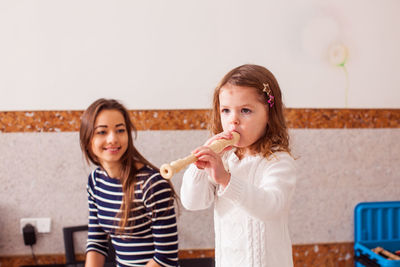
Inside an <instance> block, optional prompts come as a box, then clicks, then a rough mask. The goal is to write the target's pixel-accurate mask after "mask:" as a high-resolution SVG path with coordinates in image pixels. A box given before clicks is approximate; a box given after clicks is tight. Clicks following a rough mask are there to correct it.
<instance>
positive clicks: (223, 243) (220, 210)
mask: <svg viewBox="0 0 400 267" xmlns="http://www.w3.org/2000/svg"><path fill="white" fill-rule="evenodd" d="M283 109H284V106H283V103H282V96H281V90H280V88H279V85H278V82H277V81H276V79H275V77H274V76H273V74H272V73H271V72H270V71H269V70H267V69H266V68H264V67H262V66H258V65H243V66H240V67H237V68H235V69H233V70H231V71H230V72H229V73H228V74H226V75H225V77H224V78H223V79H222V80H221V82H220V84H219V85H218V86H217V88H216V89H215V91H214V100H213V114H212V127H211V131H212V134H214V136H213V137H211V138H210V139H209V140H208V141H207V142H206V143H205V145H204V146H201V147H198V148H196V149H195V150H194V151H193V152H192V153H193V154H194V155H195V156H196V157H197V159H198V161H197V162H195V163H194V164H192V165H191V166H190V167H189V168H188V169H187V170H186V172H185V174H184V177H183V182H182V187H181V201H182V204H183V206H184V207H186V208H187V209H190V210H200V209H206V208H208V207H210V206H211V205H214V227H215V257H216V266H217V267H221V266H222V267H232V266H257V267H263V266H265V267H292V266H293V260H292V246H291V241H290V237H289V230H288V216H289V208H290V201H291V198H292V195H293V192H294V188H295V184H296V172H295V164H294V159H293V158H292V156H291V154H290V149H289V136H288V131H287V127H286V123H285V118H284V114H283ZM233 131H235V132H238V133H239V134H240V140H239V142H238V143H237V144H236V148H233V149H232V147H230V148H228V149H225V150H224V151H223V152H222V153H221V154H216V153H215V152H213V151H212V150H211V149H210V148H209V147H207V145H208V144H210V143H212V142H213V141H215V140H216V139H221V138H224V139H231V138H232V132H233ZM221 132H222V133H221Z"/></svg>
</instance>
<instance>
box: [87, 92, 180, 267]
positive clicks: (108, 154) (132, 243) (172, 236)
mask: <svg viewBox="0 0 400 267" xmlns="http://www.w3.org/2000/svg"><path fill="white" fill-rule="evenodd" d="M132 131H134V132H136V129H135V127H134V125H133V124H132V122H131V120H130V117H129V113H128V111H127V110H126V108H125V107H124V106H123V105H122V104H120V103H119V102H118V101H116V100H112V99H99V100H97V101H95V102H94V103H93V104H91V105H90V106H89V107H88V109H87V110H86V111H85V112H84V113H83V115H82V122H81V127H80V145H81V149H82V152H83V154H84V156H85V158H86V160H87V161H88V163H92V164H94V165H96V166H98V168H96V169H95V170H94V171H93V172H92V173H91V174H90V175H89V179H88V185H87V192H88V203H89V232H88V241H87V249H86V263H85V266H87V267H92V266H93V267H94V266H96V267H97V266H103V265H104V262H105V257H106V256H107V254H108V239H109V238H110V239H111V242H112V245H113V247H114V249H115V254H116V262H117V266H177V262H178V235H177V225H176V216H175V210H174V198H175V192H174V190H173V187H172V185H171V183H170V182H169V181H167V180H165V179H163V178H162V177H161V176H160V174H159V171H158V169H157V168H156V167H154V166H153V165H152V164H151V163H150V162H149V161H147V160H146V159H145V158H144V157H143V156H142V155H141V154H140V153H139V151H138V150H137V149H136V148H135V146H134V145H133V138H132V134H131V132H132Z"/></svg>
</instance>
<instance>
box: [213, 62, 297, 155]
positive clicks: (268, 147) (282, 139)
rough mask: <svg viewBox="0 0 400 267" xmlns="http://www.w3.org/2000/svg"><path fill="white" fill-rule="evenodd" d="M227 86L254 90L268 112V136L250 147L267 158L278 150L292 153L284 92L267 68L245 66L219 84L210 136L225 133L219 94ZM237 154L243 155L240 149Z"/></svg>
mask: <svg viewBox="0 0 400 267" xmlns="http://www.w3.org/2000/svg"><path fill="white" fill-rule="evenodd" d="M226 84H232V85H236V86H245V87H251V88H254V90H255V92H256V93H257V95H258V97H259V100H260V102H261V103H263V104H264V105H265V107H266V108H267V109H268V123H267V125H266V126H265V127H266V131H265V134H264V135H263V136H262V137H261V138H260V139H259V140H258V141H257V142H255V143H254V144H253V145H251V147H250V149H251V150H252V151H254V152H255V153H256V154H261V155H263V156H264V157H268V156H270V155H272V154H273V153H274V152H278V151H285V152H288V153H290V148H289V134H288V129H287V126H286V120H285V116H284V110H285V107H284V104H283V102H282V93H281V89H280V87H279V84H278V81H277V80H276V78H275V76H274V75H273V74H272V73H271V72H270V71H269V70H268V69H266V68H265V67H262V66H259V65H252V64H246V65H242V66H239V67H237V68H234V69H233V70H231V71H230V72H228V73H227V74H226V75H225V76H224V77H223V78H222V80H221V81H220V82H219V84H218V86H217V87H216V88H215V90H214V97H213V108H212V111H211V126H210V131H211V133H212V134H218V133H220V132H222V131H223V129H222V124H221V118H220V102H219V94H220V91H221V88H222V87H223V86H224V85H226ZM263 84H268V85H269V87H270V89H271V91H272V95H273V96H274V105H273V106H272V107H269V105H268V102H267V101H268V95H267V94H266V93H265V92H263V89H264V85H263ZM237 151H238V153H239V154H240V153H241V151H240V149H238V150H237Z"/></svg>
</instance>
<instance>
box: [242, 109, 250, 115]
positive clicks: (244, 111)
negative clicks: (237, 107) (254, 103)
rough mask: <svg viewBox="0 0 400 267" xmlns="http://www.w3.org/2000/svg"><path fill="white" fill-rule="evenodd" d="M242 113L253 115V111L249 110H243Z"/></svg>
mask: <svg viewBox="0 0 400 267" xmlns="http://www.w3.org/2000/svg"><path fill="white" fill-rule="evenodd" d="M242 113H244V114H249V113H251V110H250V109H248V108H243V109H242Z"/></svg>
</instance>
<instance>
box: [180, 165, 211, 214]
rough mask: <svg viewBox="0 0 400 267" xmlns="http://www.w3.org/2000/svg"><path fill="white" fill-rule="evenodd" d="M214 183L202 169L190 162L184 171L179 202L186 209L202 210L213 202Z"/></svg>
mask: <svg viewBox="0 0 400 267" xmlns="http://www.w3.org/2000/svg"><path fill="white" fill-rule="evenodd" d="M215 192H216V185H215V184H213V183H212V182H211V181H210V180H209V178H208V175H207V173H206V172H205V171H204V170H200V169H198V168H197V167H196V166H195V165H194V164H191V165H190V166H189V168H188V169H187V170H186V171H185V173H184V175H183V180H182V186H181V202H182V205H183V206H184V207H185V208H186V209H188V210H202V209H206V208H208V207H210V206H211V205H212V203H213V202H214V198H215Z"/></svg>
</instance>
